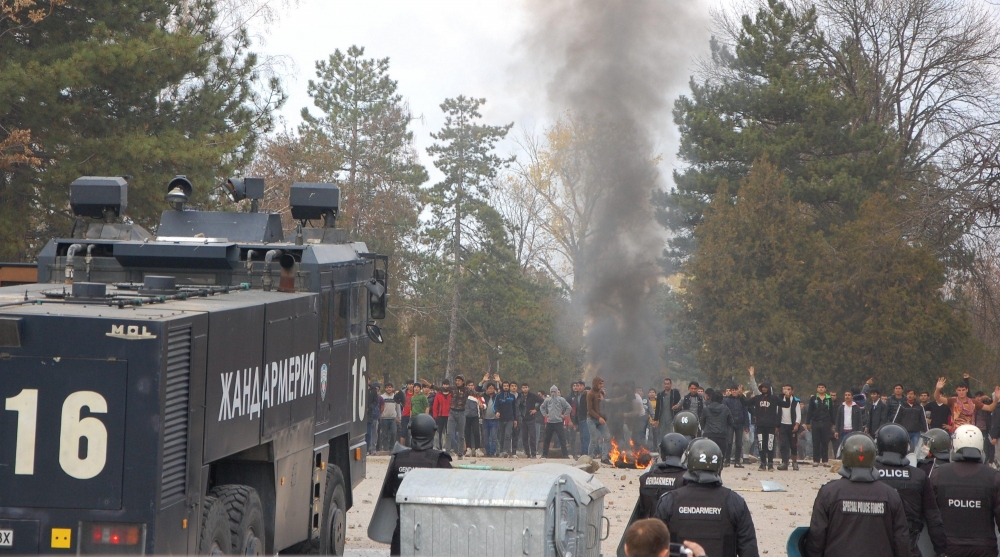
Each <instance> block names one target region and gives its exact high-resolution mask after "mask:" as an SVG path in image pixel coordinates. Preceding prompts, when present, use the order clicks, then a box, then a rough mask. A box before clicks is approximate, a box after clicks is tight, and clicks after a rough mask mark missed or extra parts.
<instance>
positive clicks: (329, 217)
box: [288, 182, 340, 228]
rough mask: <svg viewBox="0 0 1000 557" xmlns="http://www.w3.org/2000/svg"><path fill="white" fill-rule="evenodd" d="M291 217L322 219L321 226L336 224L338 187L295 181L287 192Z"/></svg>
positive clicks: (338, 201) (338, 203)
mask: <svg viewBox="0 0 1000 557" xmlns="http://www.w3.org/2000/svg"><path fill="white" fill-rule="evenodd" d="M288 204H289V205H291V207H292V218H293V219H295V220H298V221H307V220H313V219H320V218H321V219H323V228H334V227H335V226H336V225H337V213H338V212H339V211H340V188H338V187H337V186H336V185H334V184H324V183H317V182H296V183H294V184H292V187H291V188H290V190H289V194H288Z"/></svg>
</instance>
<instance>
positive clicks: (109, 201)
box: [69, 176, 128, 223]
mask: <svg viewBox="0 0 1000 557" xmlns="http://www.w3.org/2000/svg"><path fill="white" fill-rule="evenodd" d="M69 205H70V207H71V208H72V209H73V214H74V215H76V216H78V217H85V218H91V219H99V220H103V221H104V222H108V223H112V222H115V220H116V219H118V218H120V217H121V216H122V214H124V213H125V208H126V207H127V206H128V182H127V181H125V178H123V177H121V176H81V177H80V178H77V179H76V180H74V181H73V183H72V184H70V185H69Z"/></svg>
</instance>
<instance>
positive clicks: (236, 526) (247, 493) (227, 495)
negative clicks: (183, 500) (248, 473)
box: [209, 485, 266, 555]
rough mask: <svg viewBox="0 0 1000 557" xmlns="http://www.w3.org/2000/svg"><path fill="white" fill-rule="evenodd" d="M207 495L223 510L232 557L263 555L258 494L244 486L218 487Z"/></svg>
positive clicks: (261, 507) (263, 540) (262, 533)
mask: <svg viewBox="0 0 1000 557" xmlns="http://www.w3.org/2000/svg"><path fill="white" fill-rule="evenodd" d="M209 494H210V495H211V496H213V497H215V498H216V499H218V501H219V502H220V503H222V505H223V507H224V508H225V511H226V516H227V518H228V522H227V526H228V529H229V533H230V538H231V540H232V541H231V545H230V551H231V552H232V554H233V555H263V554H264V551H265V550H264V547H265V544H264V542H265V539H266V538H265V534H264V509H263V506H262V505H261V503H260V497H259V496H258V495H257V490H256V489H254V488H252V487H247V486H245V485H220V486H217V487H215V488H213V489H212V491H210V492H209Z"/></svg>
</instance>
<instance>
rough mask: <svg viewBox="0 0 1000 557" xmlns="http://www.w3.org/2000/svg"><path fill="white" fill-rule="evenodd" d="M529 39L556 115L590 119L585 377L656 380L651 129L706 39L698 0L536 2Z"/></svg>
mask: <svg viewBox="0 0 1000 557" xmlns="http://www.w3.org/2000/svg"><path fill="white" fill-rule="evenodd" d="M531 2H532V4H531V8H532V14H533V15H534V16H535V17H536V21H537V27H536V28H535V30H534V35H533V37H532V41H531V44H532V46H533V48H532V51H533V53H536V54H537V55H538V63H539V64H540V65H541V66H542V67H547V68H549V69H550V70H551V72H552V73H551V79H550V80H549V82H548V96H549V100H550V102H551V104H552V108H553V110H555V111H556V113H557V114H564V113H565V112H566V111H568V112H569V113H570V114H571V116H572V117H573V118H574V119H576V120H578V121H583V122H586V126H585V127H586V129H587V131H588V133H586V134H583V137H581V138H579V139H580V142H581V143H582V144H581V145H579V146H578V148H579V149H581V150H582V154H583V156H584V157H585V159H586V161H587V162H586V164H585V165H584V168H585V173H584V177H583V180H586V181H587V182H588V186H587V187H586V188H585V190H586V191H589V192H593V194H594V195H596V196H597V199H598V202H597V209H596V210H595V212H594V215H593V220H592V224H591V232H592V235H591V236H590V239H589V241H588V242H587V244H586V246H585V249H584V250H583V254H582V255H581V258H580V260H578V261H576V262H575V264H574V269H575V272H576V275H577V276H576V277H575V283H576V289H577V292H576V294H575V296H574V298H575V300H576V304H577V308H576V310H577V312H578V317H582V323H583V327H584V331H583V333H584V341H585V345H586V372H587V375H588V376H591V377H592V376H593V375H601V376H602V377H604V378H605V379H607V380H609V381H610V382H615V381H622V382H624V381H632V382H635V383H636V384H637V385H639V386H643V387H645V386H648V385H658V384H659V381H656V382H655V383H651V382H650V381H653V380H654V378H656V377H659V376H661V375H662V373H663V372H664V371H665V370H666V368H665V365H664V361H663V355H662V350H663V342H662V329H663V327H662V323H661V322H660V320H659V318H658V317H657V315H656V300H655V299H654V298H655V296H653V294H654V292H655V289H656V288H657V286H658V284H659V283H660V281H661V279H662V270H661V269H660V267H659V266H658V265H657V257H658V256H659V255H660V253H661V250H662V247H663V240H664V236H663V234H664V232H663V230H662V228H660V227H659V226H658V225H657V224H656V223H655V221H654V219H653V211H652V206H651V203H650V197H651V194H652V192H653V191H654V190H655V189H657V188H662V187H664V186H663V184H662V180H661V176H660V174H659V172H658V171H657V165H658V162H659V160H658V154H657V152H656V141H655V140H654V138H655V137H657V136H658V135H660V133H661V131H662V130H663V129H665V126H667V125H668V122H669V120H668V117H669V110H668V108H669V105H668V103H669V96H670V94H671V90H676V89H677V88H678V87H679V86H680V85H682V84H683V83H684V81H685V80H686V76H687V69H688V67H689V66H690V65H691V63H692V56H691V50H692V48H693V47H694V45H695V44H704V37H703V35H704V28H705V25H704V22H703V18H702V16H701V15H700V14H701V13H702V10H701V8H700V7H699V6H698V5H697V3H696V2H694V1H692V0H531Z"/></svg>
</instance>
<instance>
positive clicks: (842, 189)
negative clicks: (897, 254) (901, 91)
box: [656, 0, 898, 270]
mask: <svg viewBox="0 0 1000 557" xmlns="http://www.w3.org/2000/svg"><path fill="white" fill-rule="evenodd" d="M711 47H712V48H711V50H712V65H713V68H714V70H715V71H714V73H713V76H712V78H711V79H706V80H705V81H704V82H702V83H698V82H695V81H694V80H692V81H691V93H690V95H689V96H687V95H686V96H682V97H681V98H680V99H678V100H677V101H676V103H675V108H674V121H675V123H676V124H677V125H678V126H679V128H680V132H681V146H680V150H679V153H678V154H679V156H680V158H681V160H683V161H684V162H686V163H687V166H686V167H685V168H684V169H682V170H679V171H677V172H675V174H674V181H675V183H676V190H675V191H674V192H671V193H669V194H667V193H664V194H659V195H657V196H656V204H657V205H658V207H659V211H658V219H659V220H660V222H661V223H662V224H663V225H664V226H666V227H667V228H669V229H670V230H672V231H673V232H674V233H675V236H674V238H672V239H671V241H670V249H669V250H668V252H667V256H668V263H670V265H668V267H670V268H671V270H674V269H677V268H678V265H679V264H680V262H681V261H683V259H684V258H685V257H686V256H687V255H689V254H690V253H691V252H692V250H694V249H695V246H694V245H693V243H692V239H693V238H692V233H693V231H694V229H695V228H696V227H697V226H698V224H699V223H700V222H701V219H702V216H703V211H704V210H705V208H706V206H707V205H708V203H710V202H711V200H712V198H713V197H714V196H715V194H716V193H717V192H718V191H719V188H720V187H723V188H726V190H725V193H727V194H728V195H730V196H732V195H734V194H735V191H736V188H737V187H738V184H740V181H741V180H742V179H743V178H745V177H746V176H748V175H749V173H750V169H751V167H752V165H753V162H754V161H755V160H757V159H758V158H760V157H765V156H766V157H767V158H768V160H769V161H771V164H774V165H776V166H777V167H778V168H779V169H780V170H781V172H782V173H784V174H785V176H786V177H787V180H786V181H785V187H786V188H788V191H789V193H790V195H791V196H792V199H793V200H794V201H799V202H803V203H806V204H807V206H808V209H809V210H810V211H811V212H812V213H814V215H815V217H816V218H815V220H814V227H816V228H819V229H824V230H825V229H828V228H829V226H830V225H831V224H834V223H838V222H844V221H846V220H850V219H852V218H853V217H854V215H855V214H856V213H857V210H858V208H859V207H860V206H861V203H863V202H864V200H865V199H867V198H868V196H870V195H871V194H872V193H874V192H878V191H886V189H887V188H888V185H889V184H898V182H895V181H894V180H893V179H894V177H895V176H896V173H897V172H898V168H897V167H896V166H895V163H896V161H897V158H896V155H897V153H898V145H897V142H896V140H895V139H894V134H892V133H891V131H890V130H887V129H885V128H883V127H882V126H881V124H880V123H879V122H872V121H871V120H870V119H869V118H868V117H867V113H866V111H867V110H868V107H867V106H866V104H865V103H864V102H863V100H862V99H858V98H856V97H852V96H851V95H849V94H845V93H844V92H843V91H842V90H841V89H840V87H841V85H840V83H839V82H838V80H837V79H836V78H835V76H833V75H830V73H829V72H828V71H827V70H826V69H825V68H824V66H823V65H822V64H821V63H820V62H821V60H822V57H823V51H824V50H825V48H826V45H825V43H824V38H823V34H822V33H821V32H820V31H819V30H818V29H817V23H816V14H815V10H814V9H811V8H810V9H806V10H804V11H803V12H802V13H796V12H795V11H793V10H792V9H790V8H788V7H787V6H786V5H785V4H784V3H782V2H779V1H777V0H769V2H768V5H767V6H765V7H762V8H760V9H759V10H758V12H757V13H756V16H755V17H753V18H751V17H750V16H744V17H743V19H742V27H741V29H740V33H739V37H738V40H737V42H736V44H735V45H734V47H733V48H732V50H730V49H729V48H727V47H724V46H722V45H721V44H719V43H718V42H717V41H715V40H713V41H712V43H711ZM859 63H860V62H859Z"/></svg>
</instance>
